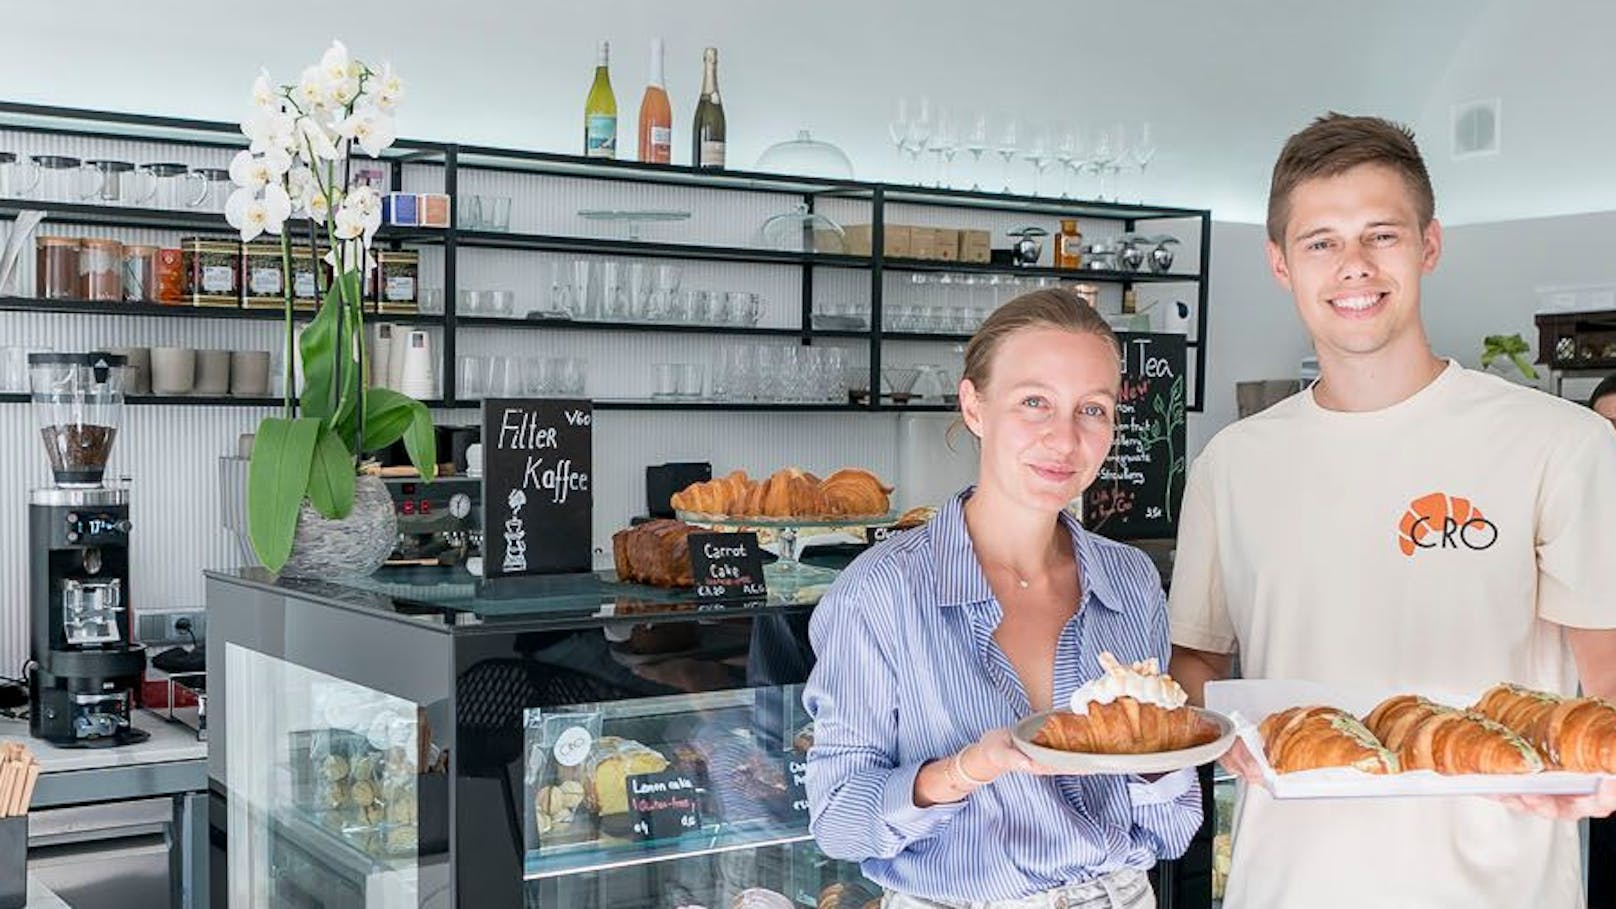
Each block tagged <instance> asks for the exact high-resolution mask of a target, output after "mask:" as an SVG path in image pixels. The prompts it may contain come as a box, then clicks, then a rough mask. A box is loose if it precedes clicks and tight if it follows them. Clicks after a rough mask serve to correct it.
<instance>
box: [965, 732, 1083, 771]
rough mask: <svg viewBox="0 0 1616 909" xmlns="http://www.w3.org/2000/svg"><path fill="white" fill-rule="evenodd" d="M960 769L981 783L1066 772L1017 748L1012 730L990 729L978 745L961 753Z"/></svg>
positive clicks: (977, 742) (977, 741)
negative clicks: (1012, 776)
mask: <svg viewBox="0 0 1616 909" xmlns="http://www.w3.org/2000/svg"><path fill="white" fill-rule="evenodd" d="M960 769H962V770H964V771H965V772H966V773H968V774H970V775H971V777H972V778H974V779H978V780H995V779H998V778H999V777H1001V776H1004V775H1005V774H1006V773H1031V774H1036V775H1038V776H1056V775H1058V774H1060V773H1062V771H1060V770H1056V769H1055V768H1053V767H1048V766H1045V765H1043V764H1040V763H1038V762H1037V761H1034V760H1033V759H1032V758H1030V757H1027V756H1026V755H1025V754H1023V753H1022V752H1021V749H1020V748H1017V747H1016V743H1015V742H1014V741H1013V740H1011V738H1010V730H1009V729H989V730H988V731H987V732H984V733H982V737H981V738H980V739H977V740H976V744H974V745H968V746H966V748H965V750H964V751H963V752H961V753H960Z"/></svg>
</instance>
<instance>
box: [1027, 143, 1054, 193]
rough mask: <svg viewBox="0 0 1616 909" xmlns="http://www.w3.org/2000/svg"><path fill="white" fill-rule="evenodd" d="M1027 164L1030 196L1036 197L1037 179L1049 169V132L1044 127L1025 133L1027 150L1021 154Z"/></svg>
mask: <svg viewBox="0 0 1616 909" xmlns="http://www.w3.org/2000/svg"><path fill="white" fill-rule="evenodd" d="M1022 157H1024V158H1026V159H1027V163H1029V164H1031V165H1032V194H1033V195H1035V196H1036V195H1038V183H1039V179H1040V178H1041V177H1043V175H1044V170H1045V168H1047V167H1049V158H1050V148H1049V130H1048V129H1047V128H1044V127H1034V128H1032V129H1030V130H1028V131H1027V148H1026V151H1024V152H1023V153H1022Z"/></svg>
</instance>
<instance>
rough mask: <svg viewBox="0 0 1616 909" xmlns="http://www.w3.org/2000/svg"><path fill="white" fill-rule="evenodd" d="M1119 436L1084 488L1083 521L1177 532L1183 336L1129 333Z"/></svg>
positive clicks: (1104, 529) (1116, 529) (1149, 532)
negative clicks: (1091, 481) (1098, 473)
mask: <svg viewBox="0 0 1616 909" xmlns="http://www.w3.org/2000/svg"><path fill="white" fill-rule="evenodd" d="M1118 339H1119V340H1120V341H1121V342H1122V394H1121V395H1120V396H1119V397H1118V400H1117V437H1116V442H1115V444H1114V445H1113V446H1112V449H1111V456H1110V457H1109V458H1107V459H1106V462H1105V464H1104V465H1103V466H1102V467H1101V468H1100V475H1099V477H1098V478H1096V479H1095V481H1094V485H1092V486H1090V487H1089V488H1088V491H1087V492H1085V493H1084V494H1083V525H1084V526H1085V527H1087V528H1088V529H1089V530H1092V531H1094V532H1095V533H1098V534H1100V535H1101V536H1106V537H1111V538H1112V539H1118V540H1135V539H1144V538H1150V537H1171V536H1173V535H1174V534H1175V533H1176V532H1177V530H1178V508H1179V503H1180V500H1182V499H1183V497H1184V467H1185V458H1184V444H1185V443H1184V414H1185V401H1186V400H1187V395H1188V389H1187V388H1186V387H1185V384H1186V383H1187V381H1188V376H1187V373H1186V369H1185V366H1186V363H1185V347H1184V336H1183V335H1179V334H1140V333H1132V332H1127V333H1122V334H1119V335H1118Z"/></svg>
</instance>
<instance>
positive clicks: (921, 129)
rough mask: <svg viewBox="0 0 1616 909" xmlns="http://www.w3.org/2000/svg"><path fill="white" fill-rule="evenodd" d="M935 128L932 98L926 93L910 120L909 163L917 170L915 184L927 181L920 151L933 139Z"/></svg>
mask: <svg viewBox="0 0 1616 909" xmlns="http://www.w3.org/2000/svg"><path fill="white" fill-rule="evenodd" d="M933 128H934V124H933V123H932V118H931V99H929V98H927V97H925V96H924V95H923V96H921V98H920V108H919V111H918V112H917V113H916V114H915V116H914V118H913V119H911V120H910V121H909V131H908V132H909V163H910V164H911V165H912V166H913V167H914V170H915V184H916V185H917V186H918V185H922V184H924V183H925V182H926V181H925V179H924V177H923V176H922V175H921V166H920V153H921V152H923V151H925V150H926V143H927V142H929V141H931V133H932V129H933Z"/></svg>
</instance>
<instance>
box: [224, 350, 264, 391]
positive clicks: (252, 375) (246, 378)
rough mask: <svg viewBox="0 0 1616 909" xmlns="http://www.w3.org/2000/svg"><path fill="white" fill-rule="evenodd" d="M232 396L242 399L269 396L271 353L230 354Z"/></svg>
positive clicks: (250, 351)
mask: <svg viewBox="0 0 1616 909" xmlns="http://www.w3.org/2000/svg"><path fill="white" fill-rule="evenodd" d="M230 394H232V395H234V396H236V397H241V398H258V397H263V396H264V395H267V394H269V351H267V350H234V351H231V352H230Z"/></svg>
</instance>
